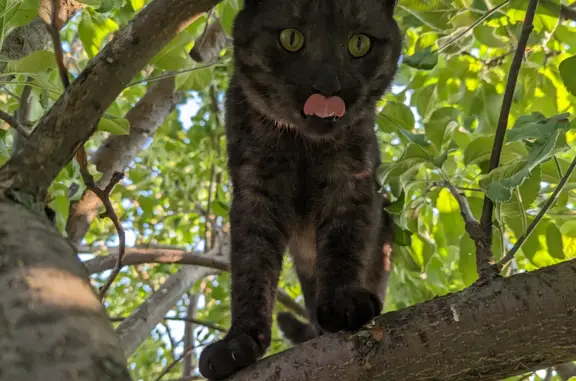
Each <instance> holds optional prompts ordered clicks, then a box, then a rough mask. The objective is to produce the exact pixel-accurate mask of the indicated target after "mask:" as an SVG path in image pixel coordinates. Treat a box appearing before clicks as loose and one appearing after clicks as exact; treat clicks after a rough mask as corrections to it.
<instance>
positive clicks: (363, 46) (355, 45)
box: [348, 34, 371, 58]
mask: <svg viewBox="0 0 576 381" xmlns="http://www.w3.org/2000/svg"><path fill="white" fill-rule="evenodd" d="M370 44H371V41H370V37H368V36H366V35H365V34H357V35H355V36H352V38H351V39H350V40H349V41H348V51H349V52H350V54H352V56H354V57H356V58H360V57H363V56H365V55H366V54H368V51H370Z"/></svg>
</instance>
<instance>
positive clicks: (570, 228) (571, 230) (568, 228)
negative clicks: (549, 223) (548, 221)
mask: <svg viewBox="0 0 576 381" xmlns="http://www.w3.org/2000/svg"><path fill="white" fill-rule="evenodd" d="M560 232H561V233H562V235H565V236H567V237H576V220H572V221H567V222H565V223H564V224H563V225H562V227H561V228H560Z"/></svg>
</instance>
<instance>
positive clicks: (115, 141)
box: [66, 77, 181, 244]
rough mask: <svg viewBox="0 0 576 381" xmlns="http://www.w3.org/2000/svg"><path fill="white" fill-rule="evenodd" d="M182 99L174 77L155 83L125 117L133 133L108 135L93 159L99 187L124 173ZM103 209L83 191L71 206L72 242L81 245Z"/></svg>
mask: <svg viewBox="0 0 576 381" xmlns="http://www.w3.org/2000/svg"><path fill="white" fill-rule="evenodd" d="M180 99H181V94H180V93H177V92H174V78H172V77H171V78H165V79H162V80H160V81H157V82H154V83H153V84H152V85H151V86H150V87H149V88H148V90H147V91H146V94H144V96H143V97H142V98H141V99H140V100H139V101H138V103H136V105H135V106H134V107H133V108H132V109H130V111H128V112H127V113H126V116H125V117H126V119H128V121H129V122H130V133H129V134H128V135H110V136H108V137H107V138H106V140H105V141H104V143H102V145H101V146H100V147H99V148H98V150H97V151H96V153H95V154H94V155H93V157H92V162H93V163H94V164H95V166H96V169H97V170H98V171H99V172H100V173H102V177H101V178H100V180H98V182H97V184H96V185H97V186H98V187H99V188H102V187H105V186H106V185H107V184H109V183H110V180H111V179H112V176H113V174H114V173H115V172H123V171H124V169H125V168H126V166H128V165H129V164H130V163H131V162H132V160H134V158H135V157H136V156H137V155H138V153H139V152H140V150H141V149H142V147H143V146H144V144H145V143H146V142H147V140H148V139H150V138H151V137H152V136H153V135H154V133H156V131H157V130H158V128H159V127H160V126H161V125H162V123H163V122H164V120H165V119H166V117H167V116H168V115H169V114H170V112H171V111H172V110H173V109H174V107H175V106H176V104H177V103H178V102H179V101H180ZM101 207H102V201H101V200H100V199H99V198H98V196H97V195H96V194H95V193H94V192H93V191H91V190H89V189H87V190H86V191H84V194H83V195H82V198H81V199H80V200H79V201H77V202H75V203H72V204H71V205H70V212H69V216H68V221H67V222H66V232H67V233H68V239H69V240H70V242H72V243H73V244H79V243H80V241H82V238H84V235H86V232H87V231H88V228H89V227H90V224H92V221H93V220H94V218H96V216H97V215H98V211H99V209H100V208H101Z"/></svg>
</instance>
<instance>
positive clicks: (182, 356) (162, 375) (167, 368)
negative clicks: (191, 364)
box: [155, 346, 195, 381]
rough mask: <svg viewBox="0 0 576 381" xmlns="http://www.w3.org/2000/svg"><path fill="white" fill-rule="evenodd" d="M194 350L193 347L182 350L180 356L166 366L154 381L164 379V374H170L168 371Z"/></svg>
mask: <svg viewBox="0 0 576 381" xmlns="http://www.w3.org/2000/svg"><path fill="white" fill-rule="evenodd" d="M194 349H195V347H194V346H191V347H187V348H186V349H184V351H183V352H182V354H181V355H180V356H178V357H176V358H175V359H174V360H173V361H172V362H171V363H170V364H168V365H167V366H166V368H164V369H163V370H162V371H161V372H160V374H159V375H158V377H156V378H155V381H160V380H161V379H162V377H164V376H165V375H166V374H168V372H170V370H171V369H172V368H173V367H174V365H176V364H178V362H180V361H181V360H182V359H183V358H184V357H186V356H188V355H189V354H190V353H191V352H192V351H194Z"/></svg>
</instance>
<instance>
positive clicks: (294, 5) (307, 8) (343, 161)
mask: <svg viewBox="0 0 576 381" xmlns="http://www.w3.org/2000/svg"><path fill="white" fill-rule="evenodd" d="M393 5H394V3H393V1H390V0H388V1H384V0H382V1H378V0H317V1H308V0H274V1H272V0H259V1H257V0H251V1H248V0H246V6H245V8H244V10H242V11H241V12H240V13H239V14H238V16H237V18H236V21H235V24H234V36H233V37H234V58H235V66H234V74H233V76H232V78H231V83H230V86H229V89H228V92H227V97H226V134H227V142H228V165H229V170H230V175H231V179H232V184H233V202H232V206H231V211H230V223H231V239H232V250H231V252H232V254H231V268H232V325H231V328H230V331H229V332H228V334H227V335H226V337H225V338H224V339H223V340H222V341H219V342H217V343H214V344H212V345H210V346H208V347H206V349H205V350H204V351H203V353H202V355H201V357H200V372H201V373H202V375H204V376H205V377H207V378H209V379H212V380H219V379H223V378H225V377H227V376H229V375H231V374H233V373H235V372H236V371H238V370H239V369H242V368H244V367H246V366H248V365H250V364H252V363H254V362H256V361H257V359H258V358H260V357H261V356H263V355H264V353H265V351H266V349H267V348H268V346H269V345H270V340H271V337H270V336H271V325H272V309H273V306H274V301H275V297H276V288H277V283H278V278H279V275H280V271H281V265H282V257H283V254H284V252H285V250H286V249H287V248H288V249H289V251H290V254H291V255H292V256H293V258H294V262H295V265H296V268H297V272H298V276H299V279H300V282H301V284H302V288H303V293H304V296H305V300H306V307H307V309H308V311H309V313H310V316H311V319H312V323H311V324H306V323H303V322H300V321H298V320H297V319H296V318H294V317H293V316H291V315H289V314H286V313H284V314H280V315H279V316H278V322H279V324H280V327H281V329H282V330H283V331H284V334H285V335H286V336H287V337H288V338H290V339H291V340H292V341H293V342H295V343H298V342H302V341H305V340H308V339H311V338H313V337H315V336H317V335H319V334H322V332H323V331H326V332H336V331H340V330H356V329H359V328H360V327H361V326H362V325H364V324H365V323H367V322H368V321H370V320H371V319H372V318H373V317H374V316H376V315H378V314H379V313H380V312H381V309H382V302H383V297H384V292H385V290H384V288H385V287H384V284H385V282H386V277H387V273H386V271H385V267H386V265H387V263H386V261H387V255H389V240H390V233H391V228H390V226H391V224H390V223H389V221H388V216H387V214H385V213H384V212H383V208H382V201H383V200H382V197H381V196H380V195H379V194H378V193H377V184H376V181H375V169H376V167H377V166H378V165H379V160H380V159H379V149H378V143H377V140H376V135H375V127H374V126H375V124H374V119H375V105H376V102H377V101H378V100H379V99H380V98H381V97H382V95H383V94H384V93H385V91H386V90H387V88H388V87H389V86H390V84H391V82H392V79H393V76H394V74H395V72H396V70H397V63H398V60H399V56H400V49H401V35H400V31H399V29H398V26H397V24H396V22H395V21H394V20H393V18H392V8H393ZM284 28H297V29H298V30H300V31H301V32H302V33H303V35H304V38H305V42H304V45H303V47H302V49H301V50H299V51H297V52H289V51H287V50H285V49H284V48H283V47H282V46H281V45H280V43H279V34H280V32H281V31H282V30H283V29H284ZM357 33H363V34H366V35H368V36H370V37H371V38H372V46H371V48H370V51H369V52H368V54H366V55H365V56H364V57H361V58H356V57H353V56H352V55H351V54H350V53H349V51H348V40H349V38H350V37H351V36H353V35H355V34H357ZM336 83H337V85H336ZM317 92H324V94H323V95H326V96H327V95H331V94H327V93H328V92H331V93H335V95H338V96H340V97H341V98H342V99H343V100H344V102H345V104H346V113H345V114H344V116H343V117H342V118H340V119H339V120H336V121H333V120H331V119H330V120H324V119H320V118H315V117H305V116H304V115H303V112H302V110H303V107H304V104H305V102H306V99H307V98H308V97H309V96H310V95H312V94H313V93H317Z"/></svg>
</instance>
